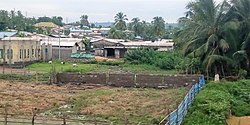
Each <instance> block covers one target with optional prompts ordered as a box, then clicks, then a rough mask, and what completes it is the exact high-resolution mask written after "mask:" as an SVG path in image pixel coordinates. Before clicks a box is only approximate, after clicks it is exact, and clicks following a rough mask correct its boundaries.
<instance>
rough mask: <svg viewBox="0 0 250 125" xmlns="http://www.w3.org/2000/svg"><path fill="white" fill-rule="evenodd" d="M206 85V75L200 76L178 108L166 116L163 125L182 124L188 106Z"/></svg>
mask: <svg viewBox="0 0 250 125" xmlns="http://www.w3.org/2000/svg"><path fill="white" fill-rule="evenodd" d="M204 85H205V79H204V76H201V77H199V82H198V83H196V84H195V85H193V86H192V88H191V89H190V90H189V92H188V93H187V95H186V96H185V98H184V99H183V100H182V102H181V103H180V105H179V106H178V108H177V109H176V110H175V111H173V112H172V113H170V114H169V115H168V116H167V117H165V118H164V119H163V120H162V121H161V123H160V124H163V125H180V124H181V122H182V120H183V119H184V117H185V115H186V114H187V111H188V108H189V107H190V105H191V103H192V102H193V100H194V98H195V97H196V96H197V94H198V93H199V92H200V90H201V89H202V88H203V86H204Z"/></svg>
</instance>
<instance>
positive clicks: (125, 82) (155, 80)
mask: <svg viewBox="0 0 250 125" xmlns="http://www.w3.org/2000/svg"><path fill="white" fill-rule="evenodd" d="M199 76H200V75H137V74H79V73H58V74H57V82H58V83H63V84H64V83H77V84H103V85H110V86H116V87H150V88H177V87H186V86H192V85H194V84H195V83H198V81H199Z"/></svg>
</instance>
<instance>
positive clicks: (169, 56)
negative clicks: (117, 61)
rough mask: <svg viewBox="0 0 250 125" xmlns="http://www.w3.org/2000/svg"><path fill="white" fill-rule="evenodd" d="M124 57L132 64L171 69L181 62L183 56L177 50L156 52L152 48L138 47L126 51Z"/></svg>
mask: <svg viewBox="0 0 250 125" xmlns="http://www.w3.org/2000/svg"><path fill="white" fill-rule="evenodd" d="M125 58H126V61H129V62H130V63H132V64H150V65H155V66H157V67H159V68H161V69H166V70H171V69H175V67H176V65H178V64H179V63H180V62H181V60H182V59H183V56H181V54H179V53H177V52H158V51H155V50H153V49H148V48H147V49H146V48H140V49H135V50H130V51H128V52H127V53H126V54H125Z"/></svg>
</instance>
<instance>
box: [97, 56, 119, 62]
mask: <svg viewBox="0 0 250 125" xmlns="http://www.w3.org/2000/svg"><path fill="white" fill-rule="evenodd" d="M95 59H96V61H105V60H106V61H115V60H117V59H114V58H113V59H112V58H105V57H101V56H95Z"/></svg>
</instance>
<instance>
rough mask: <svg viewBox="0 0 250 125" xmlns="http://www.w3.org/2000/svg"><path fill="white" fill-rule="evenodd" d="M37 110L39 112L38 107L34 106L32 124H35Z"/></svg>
mask: <svg viewBox="0 0 250 125" xmlns="http://www.w3.org/2000/svg"><path fill="white" fill-rule="evenodd" d="M37 112H38V109H37V108H32V121H31V124H32V125H35V117H36V114H37Z"/></svg>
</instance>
